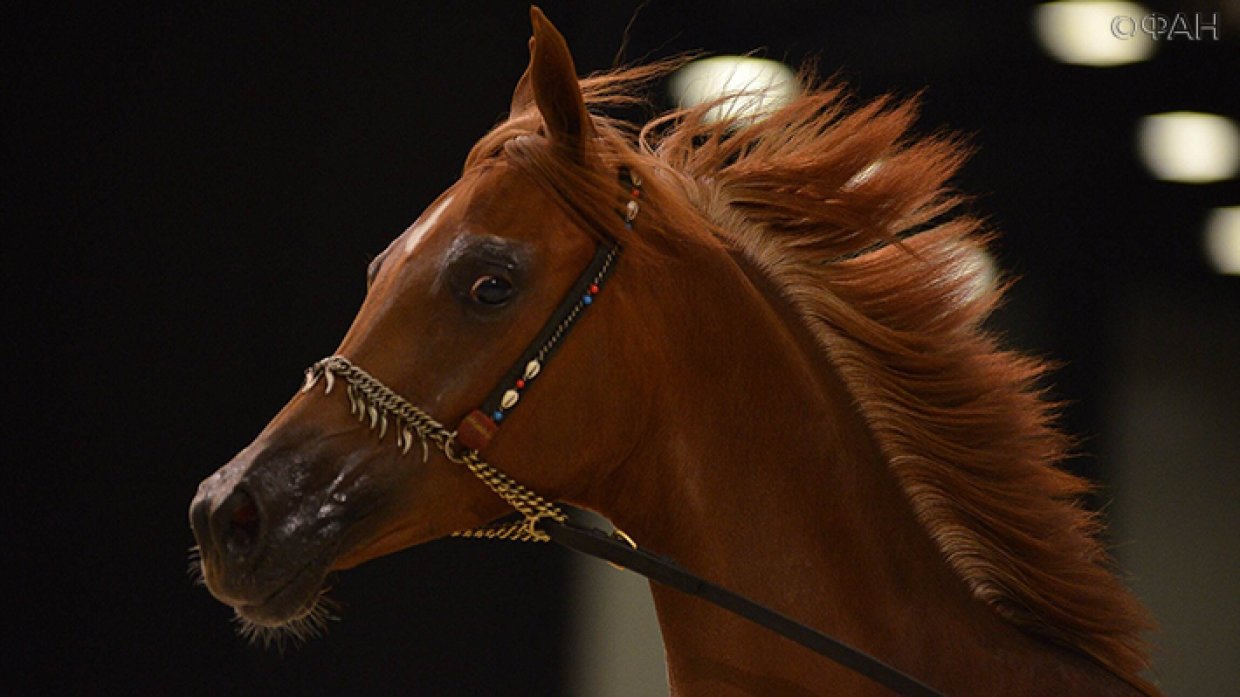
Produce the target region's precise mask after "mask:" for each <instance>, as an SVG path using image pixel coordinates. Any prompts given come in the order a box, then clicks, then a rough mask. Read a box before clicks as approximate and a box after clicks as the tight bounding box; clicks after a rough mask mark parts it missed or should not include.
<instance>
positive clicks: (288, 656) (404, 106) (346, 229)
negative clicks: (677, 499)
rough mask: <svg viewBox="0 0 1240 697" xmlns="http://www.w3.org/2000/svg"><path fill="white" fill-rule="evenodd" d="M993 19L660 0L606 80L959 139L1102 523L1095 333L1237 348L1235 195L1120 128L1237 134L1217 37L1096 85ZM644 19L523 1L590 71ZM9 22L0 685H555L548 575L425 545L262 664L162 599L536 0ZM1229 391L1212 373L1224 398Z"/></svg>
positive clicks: (170, 598) (491, 86) (546, 553)
mask: <svg viewBox="0 0 1240 697" xmlns="http://www.w3.org/2000/svg"><path fill="white" fill-rule="evenodd" d="M875 5H877V4H875ZM926 5H930V6H929V7H927V6H926ZM987 5H988V6H987V7H986V8H984V9H977V8H976V7H973V6H972V4H971V3H963V2H943V3H913V2H897V3H887V4H884V5H883V6H882V7H881V8H879V7H871V4H870V3H860V2H852V3H826V2H808V1H805V2H795V1H789V2H756V1H751V2H734V1H726V2H702V1H690V0H654V2H651V3H650V6H649V7H648V8H646V9H645V10H644V11H643V12H642V13H641V14H640V15H639V16H638V18H637V20H636V21H635V22H634V24H633V27H632V30H631V43H630V45H629V48H628V51H627V53H626V57H627V58H628V59H630V60H633V59H637V58H640V57H642V56H646V55H650V56H654V57H659V56H665V55H670V54H673V53H678V52H681V51H684V50H689V49H705V50H707V51H709V52H712V53H738V52H745V51H749V50H752V49H755V48H762V49H763V53H764V54H765V55H767V56H769V57H772V58H777V59H781V60H785V61H786V62H789V63H791V64H793V65H797V64H799V63H801V62H802V61H803V60H806V59H807V58H810V57H814V56H816V62H817V65H818V67H819V70H820V71H821V72H822V73H824V74H833V73H838V74H839V76H840V77H841V78H843V79H846V80H847V81H849V82H850V83H851V84H852V85H853V86H854V87H855V88H856V90H857V91H858V92H859V93H860V94H861V95H863V96H876V95H878V94H881V93H884V92H887V91H895V92H897V93H901V94H912V93H914V92H917V91H919V90H922V89H923V88H925V89H926V92H925V97H924V102H925V108H924V116H923V119H922V123H921V126H920V129H921V130H922V131H923V132H930V131H933V130H936V129H939V128H942V127H951V128H953V129H957V130H960V131H963V132H965V133H967V134H969V135H970V136H971V140H972V142H973V143H974V144H975V145H976V147H977V148H978V152H977V155H976V156H975V157H974V158H973V159H972V160H971V162H970V164H969V165H968V166H967V167H966V169H965V171H964V172H963V174H962V175H961V177H960V179H959V184H960V186H961V188H963V189H965V190H967V191H969V192H972V193H974V194H977V195H978V198H977V200H976V202H975V203H974V204H973V206H974V208H975V209H976V210H978V211H981V212H983V213H985V214H987V215H988V216H989V217H990V219H991V220H992V221H993V223H994V224H995V225H996V226H997V227H998V228H999V229H1001V230H1003V231H1004V233H1005V236H1004V238H1003V239H1002V241H1001V243H1000V244H999V246H998V247H997V256H998V258H999V261H1000V264H1001V266H1002V267H1003V268H1005V269H1007V270H1008V271H1010V272H1013V273H1015V274H1017V275H1019V276H1021V277H1022V279H1023V280H1022V281H1021V283H1020V284H1018V285H1017V287H1016V290H1015V291H1014V292H1013V295H1012V299H1011V301H1010V303H1009V305H1008V306H1007V307H1006V308H1005V309H1004V310H1003V311H1002V312H1001V314H1000V316H999V317H998V318H997V320H996V321H997V323H998V324H999V325H1001V326H1003V327H1005V328H1006V329H1007V330H1008V331H1009V332H1010V335H1011V336H1012V338H1013V343H1015V344H1016V345H1019V346H1022V347H1025V348H1027V349H1030V350H1032V351H1034V352H1036V353H1038V354H1041V355H1044V356H1047V357H1050V358H1052V359H1054V360H1057V361H1061V362H1063V364H1064V367H1063V368H1062V369H1061V370H1059V371H1058V373H1057V374H1056V377H1055V386H1054V391H1055V394H1056V395H1057V396H1060V397H1062V398H1065V399H1067V400H1069V401H1070V406H1069V407H1068V408H1067V412H1066V425H1067V427H1068V428H1069V429H1070V430H1072V431H1073V432H1074V433H1077V434H1080V435H1082V436H1084V437H1085V450H1086V452H1087V455H1086V456H1084V457H1082V458H1079V459H1078V460H1077V461H1074V462H1073V463H1072V466H1073V467H1074V468H1076V469H1077V470H1079V471H1081V472H1084V473H1086V474H1088V475H1090V476H1093V477H1097V478H1099V479H1100V480H1101V481H1102V482H1103V484H1104V488H1103V490H1102V494H1101V496H1100V497H1099V503H1101V504H1103V505H1105V504H1106V503H1107V502H1108V501H1109V500H1111V499H1112V498H1114V497H1117V496H1121V495H1122V494H1120V493H1116V492H1115V491H1114V490H1112V489H1108V488H1106V487H1105V485H1106V484H1107V483H1108V482H1109V481H1110V479H1109V478H1110V475H1111V474H1112V467H1113V462H1114V459H1113V458H1112V457H1111V456H1110V453H1111V451H1112V450H1113V449H1114V448H1115V447H1116V444H1115V443H1114V442H1113V440H1111V439H1109V437H1108V430H1107V427H1106V423H1107V418H1106V414H1105V409H1106V405H1107V404H1108V399H1109V395H1112V394H1113V393H1114V388H1115V386H1116V383H1117V381H1120V380H1122V379H1123V375H1121V374H1120V373H1118V372H1117V370H1116V368H1115V365H1116V360H1115V356H1116V348H1117V347H1116V341H1117V338H1116V337H1117V334H1116V332H1115V324H1114V320H1115V318H1116V317H1118V316H1121V315H1123V313H1124V312H1126V311H1127V310H1128V309H1130V308H1131V304H1132V303H1134V302H1140V301H1139V300H1136V299H1138V298H1146V299H1148V298H1163V299H1164V300H1163V302H1165V303H1170V305H1171V307H1172V311H1173V312H1174V313H1177V315H1182V316H1183V317H1184V318H1185V322H1186V323H1189V324H1190V325H1192V326H1196V327H1201V326H1204V327H1206V329H1204V330H1203V331H1207V332H1218V335H1217V336H1218V337H1219V339H1218V341H1219V342H1220V344H1221V348H1219V349H1218V350H1219V351H1220V352H1222V355H1231V356H1233V357H1234V356H1235V355H1238V354H1240V340H1238V339H1237V337H1238V336H1240V332H1238V331H1237V327H1236V321H1235V318H1236V314H1237V309H1240V279H1237V278H1235V277H1222V276H1218V275H1216V274H1214V273H1212V272H1211V270H1210V269H1209V268H1208V266H1207V264H1206V262H1205V260H1204V257H1203V255H1202V254H1201V251H1200V242H1199V230H1200V228H1201V224H1202V221H1203V220H1204V216H1205V212H1206V211H1207V210H1208V209H1209V208H1210V207H1213V206H1221V205H1233V206H1234V205H1237V204H1238V203H1240V200H1238V195H1237V189H1236V187H1235V182H1234V181H1231V182H1226V183H1223V184H1212V185H1205V186H1185V185H1177V184H1168V183H1160V182H1156V181H1154V180H1152V179H1151V178H1150V177H1149V176H1148V175H1147V174H1146V173H1145V171H1144V170H1143V168H1142V167H1141V165H1140V163H1139V162H1138V161H1137V160H1136V156H1135V151H1134V148H1133V135H1132V133H1133V124H1134V122H1135V121H1136V119H1137V118H1138V117H1139V116H1141V115H1143V114H1146V113H1151V112H1158V111H1169V110H1174V109H1186V108H1187V109H1197V110H1204V111H1214V112H1219V113H1224V114H1228V115H1231V116H1232V117H1233V118H1234V117H1236V116H1238V115H1240V104H1238V103H1237V100H1238V94H1240V89H1238V88H1240V78H1237V77H1236V76H1237V75H1240V58H1238V56H1240V51H1237V46H1238V44H1237V41H1236V40H1235V37H1236V36H1237V35H1238V34H1240V29H1238V28H1237V27H1236V26H1235V25H1234V24H1232V25H1230V26H1226V27H1224V28H1223V30H1222V33H1223V35H1224V37H1225V40H1224V41H1221V42H1218V43H1196V44H1188V43H1183V42H1182V43H1180V44H1178V45H1175V46H1167V45H1164V46H1162V47H1160V48H1161V49H1162V50H1161V51H1160V52H1159V54H1158V56H1157V58H1156V60H1154V61H1152V62H1149V63H1144V64H1138V65H1134V66H1128V67H1124V68H1119V69H1109V70H1099V69H1089V68H1079V67H1071V66H1064V65H1060V64H1057V63H1055V62H1053V61H1051V60H1050V59H1049V58H1047V57H1046V56H1045V55H1044V54H1043V53H1042V52H1041V51H1040V49H1039V48H1038V47H1037V45H1036V43H1035V41H1034V40H1033V38H1032V33H1031V28H1030V21H1029V17H1030V14H1029V8H1028V7H1026V6H1023V5H1020V4H1018V3H1012V4H1007V3H1003V4H1001V3H989V4H987ZM1000 5H1002V7H1000ZM634 7H635V3H632V2H621V1H618V0H617V1H609V2H567V1H548V2H545V3H544V4H543V8H544V10H545V11H546V12H547V14H548V15H549V16H550V18H551V19H552V21H553V22H555V23H556V24H557V25H558V27H559V28H560V29H561V31H562V32H563V33H564V34H565V36H566V37H567V39H568V41H569V44H570V46H571V47H572V48H573V50H574V53H575V55H576V59H577V64H578V68H579V70H580V71H581V72H583V73H585V72H590V71H594V70H600V69H604V68H606V67H608V66H609V65H611V63H612V61H613V57H614V55H615V53H616V51H617V48H618V46H619V44H620V38H621V35H622V32H623V30H624V27H625V25H626V23H627V22H628V20H629V18H630V16H631V15H632V14H633V11H634ZM1153 7H1154V8H1155V9H1161V10H1163V11H1175V10H1177V9H1183V10H1197V9H1211V10H1213V9H1218V8H1209V7H1208V6H1203V7H1202V8H1198V7H1196V6H1183V7H1181V6H1159V5H1157V4H1155V5H1153ZM0 19H2V20H3V26H4V27H5V29H4V31H5V33H6V34H8V36H7V37H6V38H5V40H4V48H3V55H4V59H5V60H4V63H5V65H4V68H3V69H4V73H5V78H4V92H5V93H6V94H5V99H4V112H5V116H6V119H5V120H6V122H7V124H8V125H7V126H5V127H4V131H3V142H4V157H5V161H6V162H5V165H6V166H5V168H4V170H5V175H4V176H5V179H4V185H3V216H4V218H3V219H4V229H5V236H4V259H5V272H4V287H5V296H6V302H5V310H6V316H7V317H8V319H7V321H6V323H5V326H6V331H5V336H6V344H7V345H8V347H9V349H10V353H11V355H12V357H11V358H10V359H9V360H8V361H7V365H6V370H5V371H4V374H5V384H6V388H5V389H6V397H7V403H8V406H9V409H8V414H9V416H8V417H7V419H6V423H7V429H8V436H7V437H6V442H7V443H8V444H9V446H10V447H9V448H7V454H6V457H5V459H6V466H5V473H6V479H7V481H6V484H5V486H4V491H5V493H6V494H7V496H5V499H6V503H5V504H4V506H3V511H4V518H5V521H4V525H5V531H6V533H7V534H6V537H7V538H8V539H7V540H6V544H5V548H6V554H5V557H6V566H7V567H8V569H9V571H8V572H7V573H6V574H5V577H6V578H5V580H6V587H7V589H8V590H6V592H5V596H6V598H5V604H6V608H7V609H6V611H5V616H4V632H5V646H6V649H5V654H4V656H5V657H4V664H5V666H6V667H5V669H4V671H3V673H4V677H3V678H2V680H3V683H4V688H5V691H10V689H11V690H15V691H20V692H27V691H29V692H42V693H46V692H50V693H59V692H66V691H73V692H85V693H119V694H161V693H163V694H169V693H182V694H198V693H204V694H212V693H214V694H221V693H229V694H232V693H236V694H242V693H260V692H265V693H269V694H319V693H341V692H345V691H349V692H358V693H364V694H388V693H391V694H396V693H400V694H417V695H471V694H556V693H558V692H560V691H562V690H563V689H564V688H563V684H562V682H561V680H562V678H561V675H562V674H563V671H564V654H565V646H564V643H565V627H566V625H567V622H568V618H567V617H566V616H565V611H566V603H565V602H564V594H565V592H566V568H567V562H566V558H565V556H564V554H562V553H561V552H559V551H557V550H552V549H547V548H536V547H528V546H519V545H505V544H500V543H493V544H485V543H471V542H463V541H448V542H440V543H434V544H430V545H426V546H424V547H421V548H417V549H412V550H408V551H406V552H402V553H401V554H398V555H394V556H392V557H388V558H385V559H381V560H378V561H375V562H372V563H369V564H367V565H365V566H363V567H361V568H359V569H356V570H354V571H351V572H349V573H348V574H345V575H343V576H341V577H340V579H339V581H338V585H337V588H336V591H335V593H334V595H335V596H336V597H337V598H339V599H340V601H341V602H342V603H343V604H344V606H345V609H344V619H343V621H341V622H338V623H335V624H333V626H332V628H331V631H330V633H329V634H328V636H327V637H326V638H325V639H320V640H316V641H312V642H311V643H309V644H308V645H306V646H305V647H302V648H300V649H297V650H294V651H291V652H286V653H285V654H284V655H280V654H279V653H276V652H270V651H268V652H263V651H259V650H256V649H252V648H249V647H247V646H246V645H245V644H244V643H243V642H242V641H241V640H239V639H238V638H236V637H235V636H234V634H233V629H232V626H231V624H230V622H229V617H230V612H229V611H228V610H227V609H226V608H224V607H223V606H222V605H219V604H218V603H216V602H215V601H214V600H212V599H211V598H210V597H209V595H208V594H207V593H206V592H205V591H204V590H203V589H201V588H196V587H194V586H193V585H192V584H191V582H190V579H189V577H188V576H187V575H186V573H185V567H186V556H187V554H186V553H187V549H188V548H189V546H190V545H191V544H192V537H191V535H190V532H189V528H188V525H187V523H186V507H187V505H188V503H189V500H190V498H191V496H192V495H193V493H194V490H195V487H196V486H197V483H198V481H199V480H200V479H201V478H203V477H204V476H206V475H208V474H210V473H211V472H212V471H213V470H214V469H215V468H216V467H218V466H219V465H221V464H223V463H224V462H225V461H227V460H228V459H229V458H230V457H231V456H232V455H233V454H234V453H235V452H236V451H237V450H238V449H239V448H241V447H242V446H244V445H245V444H246V443H247V442H248V441H249V440H250V438H252V437H253V435H254V434H256V433H257V432H258V430H259V429H260V428H261V427H262V425H263V424H264V423H266V420H267V419H269V418H270V417H271V416H272V415H273V414H274V413H275V412H276V410H277V409H278V408H279V407H280V406H281V405H282V404H283V403H284V401H285V400H286V399H287V398H288V397H289V396H290V394H291V393H292V391H293V390H294V389H295V387H296V386H297V384H298V382H299V379H300V375H301V370H302V369H303V368H304V367H305V366H306V365H308V364H310V363H311V362H313V361H314V360H316V359H318V358H319V357H321V356H323V355H325V354H327V353H329V352H330V351H331V349H332V348H333V347H334V346H335V345H336V343H337V341H338V340H339V338H340V337H341V335H342V334H343V332H344V330H345V329H346V327H347V326H348V322H349V321H350V319H351V318H352V315H353V312H354V311H355V309H356V307H357V306H358V304H359V303H360V301H361V298H362V295H363V291H364V270H365V265H366V262H367V261H368V259H369V258H370V255H371V254H374V253H376V252H378V251H379V250H381V249H382V248H383V247H384V246H385V245H386V244H387V242H388V241H389V240H390V239H391V238H393V237H394V236H396V235H397V234H398V233H399V232H400V231H401V230H403V229H404V228H405V226H407V225H408V224H409V222H410V221H412V220H413V219H414V218H416V217H417V216H418V214H419V213H420V212H421V210H422V208H423V207H424V206H425V205H426V204H427V203H428V202H429V201H430V200H431V199H432V198H433V197H434V196H435V195H437V194H438V193H439V192H440V191H441V190H443V189H444V188H446V187H447V186H448V185H449V184H450V183H451V182H452V181H453V180H454V179H455V177H456V175H457V173H458V172H459V170H460V166H461V163H462V162H463V159H464V156H465V153H466V152H467V150H468V148H469V146H470V145H471V144H472V143H473V142H474V141H475V140H476V139H477V138H478V137H479V136H480V135H482V134H483V133H484V132H485V131H486V130H487V129H488V128H489V127H490V126H491V125H493V124H494V123H495V122H496V120H497V118H498V117H499V116H500V115H502V113H503V112H504V111H505V110H506V108H507V104H508V98H509V95H510V92H511V89H512V86H513V85H514V84H515V82H516V79H517V77H518V76H519V75H520V73H521V71H522V70H523V69H524V66H525V64H526V60H527V54H526V40H527V37H528V35H529V25H528V20H527V18H526V4H525V3H524V2H489V3H481V2H476V3H465V2H417V3H413V2H406V3H394V4H391V5H384V6H377V7H367V8H361V7H343V6H338V5H328V4H319V3H309V4H306V5H304V6H298V7H294V6H293V5H290V4H285V3H281V4H278V5H273V6H262V5H254V4H236V5H217V6H211V7H171V6H168V7H164V6H160V5H154V4H152V5H150V6H146V7H139V6H129V7H122V6H119V5H118V6H106V4H102V3H95V4H74V5H67V6H66V5H40V6H39V7H38V9H34V8H32V7H21V6H13V7H8V9H5V10H3V11H2V15H0ZM658 96H659V98H660V99H665V97H663V96H662V95H658ZM1167 298H1170V299H1169V300H1167ZM1220 307H1221V308H1226V311H1225V312H1222V313H1220V312H1219V311H1218V308H1220ZM1220 316H1221V317H1224V319H1225V321H1224V324H1222V325H1219V324H1218V321H1217V318H1218V317H1220ZM1185 360H1191V357H1188V358H1186V359H1185ZM1222 364H1223V365H1225V366H1226V370H1229V371H1231V372H1228V373H1225V374H1224V375H1221V376H1219V375H1211V376H1208V377H1207V378H1206V379H1211V380H1218V379H1221V380H1227V381H1232V382H1235V381H1236V372H1235V367H1234V366H1235V364H1234V362H1233V361H1225V362H1223V363H1222ZM1220 423H1221V424H1223V425H1224V427H1226V428H1230V427H1232V426H1235V425H1236V423H1237V420H1236V419H1235V418H1234V414H1233V415H1224V416H1223V417H1221V418H1220ZM1233 464H1235V462H1234V461H1233Z"/></svg>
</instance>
